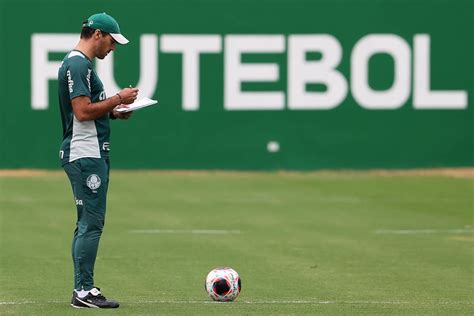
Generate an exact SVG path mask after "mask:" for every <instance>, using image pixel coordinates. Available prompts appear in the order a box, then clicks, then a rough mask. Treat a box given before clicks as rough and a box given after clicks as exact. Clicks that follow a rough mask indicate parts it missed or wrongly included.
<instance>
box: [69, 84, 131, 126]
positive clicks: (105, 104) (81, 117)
mask: <svg viewBox="0 0 474 316" xmlns="http://www.w3.org/2000/svg"><path fill="white" fill-rule="evenodd" d="M137 95H138V89H137V88H125V89H123V90H122V91H120V92H119V93H117V94H116V95H114V96H112V97H110V98H108V99H105V100H103V101H100V102H95V103H92V102H91V99H90V98H89V97H88V96H78V97H75V98H74V99H72V100H71V104H72V109H73V111H74V116H75V117H76V118H77V120H78V121H79V122H83V121H92V120H95V119H98V118H99V117H102V116H104V115H105V114H107V113H109V112H111V111H112V110H113V109H114V108H115V107H116V106H117V105H120V104H130V103H133V101H135V99H136V98H137Z"/></svg>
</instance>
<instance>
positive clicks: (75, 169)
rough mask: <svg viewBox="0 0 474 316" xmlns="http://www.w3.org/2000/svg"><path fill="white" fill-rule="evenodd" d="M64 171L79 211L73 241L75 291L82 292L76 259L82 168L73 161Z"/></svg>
mask: <svg viewBox="0 0 474 316" xmlns="http://www.w3.org/2000/svg"><path fill="white" fill-rule="evenodd" d="M64 171H65V172H66V174H67V176H68V178H69V181H70V182H71V187H72V193H73V196H74V202H75V204H76V211H77V220H76V228H75V230H74V235H73V239H72V251H71V252H72V261H73V264H74V289H76V290H78V291H80V290H82V280H81V272H80V268H79V262H78V259H77V257H76V241H77V235H78V231H79V229H78V226H79V221H81V218H82V214H83V209H84V207H83V197H84V194H83V190H82V175H81V168H80V164H79V162H78V161H77V160H76V161H73V162H71V163H68V164H66V165H64Z"/></svg>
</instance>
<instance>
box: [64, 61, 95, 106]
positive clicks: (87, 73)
mask: <svg viewBox="0 0 474 316" xmlns="http://www.w3.org/2000/svg"><path fill="white" fill-rule="evenodd" d="M73 58H74V61H73V62H71V64H70V65H69V67H68V70H67V72H66V75H67V80H68V84H69V98H70V99H71V100H72V99H74V98H75V97H78V96H88V97H89V98H90V97H91V83H90V82H91V73H92V66H91V65H90V63H89V62H87V60H85V59H84V58H82V57H73Z"/></svg>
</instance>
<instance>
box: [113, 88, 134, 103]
mask: <svg viewBox="0 0 474 316" xmlns="http://www.w3.org/2000/svg"><path fill="white" fill-rule="evenodd" d="M117 94H118V96H119V97H120V100H121V102H122V104H130V103H133V102H134V101H135V100H136V99H137V96H138V89H137V88H125V89H123V90H121V91H120V92H119V93H117Z"/></svg>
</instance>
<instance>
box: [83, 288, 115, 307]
mask: <svg viewBox="0 0 474 316" xmlns="http://www.w3.org/2000/svg"><path fill="white" fill-rule="evenodd" d="M76 301H77V302H79V303H81V304H83V305H86V307H91V308H117V307H119V305H120V304H119V303H118V302H116V301H111V300H108V299H106V298H105V296H103V295H102V294H100V289H99V288H93V289H92V290H90V291H89V294H87V295H86V296H85V297H82V298H81V297H78V296H76Z"/></svg>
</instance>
